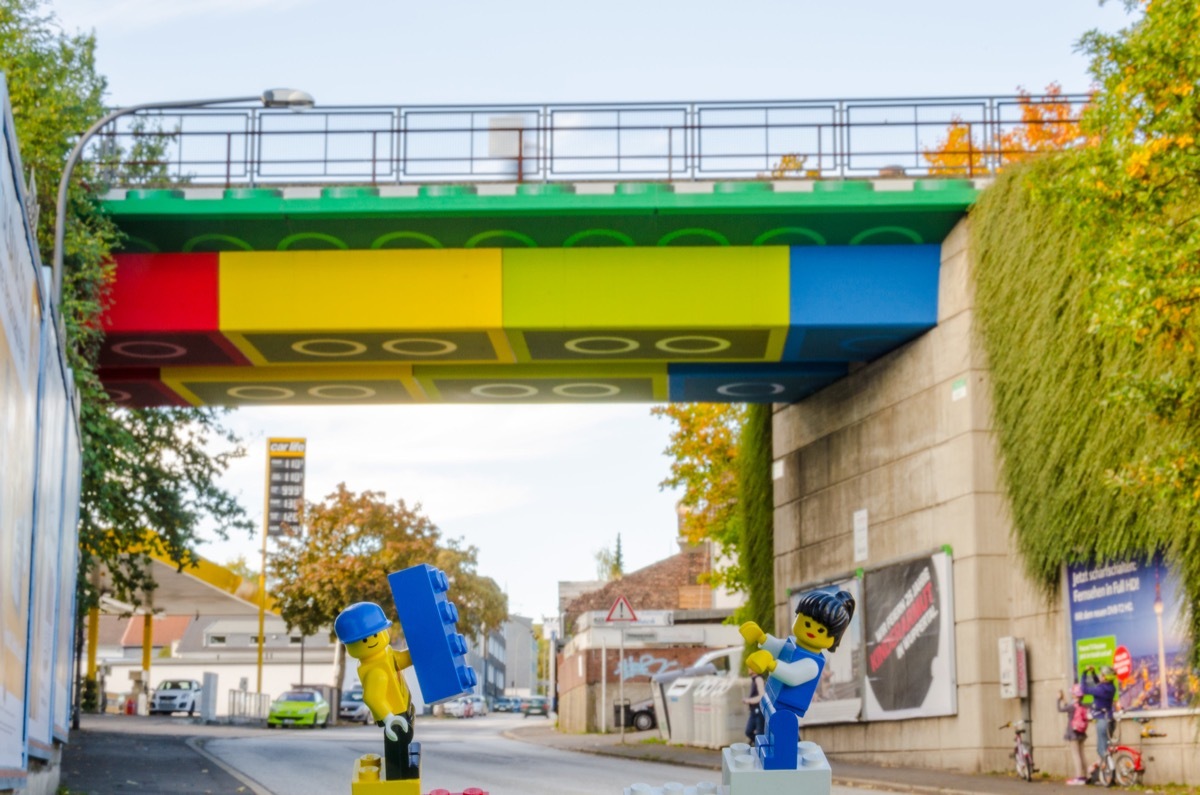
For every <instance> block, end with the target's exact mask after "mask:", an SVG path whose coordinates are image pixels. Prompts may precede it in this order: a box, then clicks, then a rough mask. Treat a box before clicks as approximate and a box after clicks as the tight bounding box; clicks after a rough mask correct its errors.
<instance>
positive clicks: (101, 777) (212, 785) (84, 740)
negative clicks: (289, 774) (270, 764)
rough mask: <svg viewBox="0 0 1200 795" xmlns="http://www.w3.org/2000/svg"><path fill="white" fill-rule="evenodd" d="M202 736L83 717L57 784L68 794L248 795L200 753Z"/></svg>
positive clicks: (192, 729) (198, 730) (190, 730)
mask: <svg viewBox="0 0 1200 795" xmlns="http://www.w3.org/2000/svg"><path fill="white" fill-rule="evenodd" d="M180 728H184V729H185V731H184V732H180ZM205 733H213V732H212V730H211V729H209V728H208V727H204V726H199V725H196V726H187V727H178V726H161V725H154V724H152V723H151V722H149V721H145V720H144V719H131V720H127V721H122V720H121V719H120V718H113V717H112V716H96V715H84V716H83V717H82V721H81V726H80V728H79V729H76V730H74V731H72V732H71V741H70V742H69V743H67V745H66V746H64V748H63V759H62V781H61V782H60V785H61V786H62V787H63V788H65V791H66V792H69V793H70V795H113V794H114V793H146V795H150V794H151V793H152V794H153V795H165V793H171V795H176V793H179V794H180V795H250V793H252V792H253V789H252V788H251V787H250V786H248V785H247V783H246V782H244V781H243V780H241V779H239V778H236V777H235V776H234V775H232V774H231V773H230V772H229V771H227V770H226V769H225V768H224V766H223V765H221V764H220V763H219V762H216V761H215V760H213V759H211V758H210V757H208V756H207V755H205V754H204V753H203V752H202V751H200V750H199V748H198V747H197V745H198V744H197V743H196V738H197V736H199V735H202V734H205ZM60 791H61V790H60Z"/></svg>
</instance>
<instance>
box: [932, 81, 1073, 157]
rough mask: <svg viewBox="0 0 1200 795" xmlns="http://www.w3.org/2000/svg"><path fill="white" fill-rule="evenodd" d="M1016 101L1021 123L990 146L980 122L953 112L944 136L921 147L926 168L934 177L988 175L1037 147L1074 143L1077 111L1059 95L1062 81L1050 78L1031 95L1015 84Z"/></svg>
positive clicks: (1038, 149) (1049, 149)
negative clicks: (1042, 89) (1041, 90)
mask: <svg viewBox="0 0 1200 795" xmlns="http://www.w3.org/2000/svg"><path fill="white" fill-rule="evenodd" d="M1018 93H1019V95H1020V97H1019V99H1018V102H1019V103H1020V106H1021V121H1020V125H1019V126H1018V127H1016V128H1014V129H1012V130H1009V131H1007V132H1004V133H1002V134H1001V135H1000V139H999V141H998V142H997V143H996V145H995V146H989V145H988V143H987V142H986V133H985V130H984V129H982V125H976V124H972V123H970V122H966V121H963V119H962V117H959V116H956V117H954V119H953V121H952V122H951V124H950V127H949V128H948V129H947V130H946V137H945V138H944V139H943V140H941V141H939V142H938V144H937V145H936V146H934V147H933V148H932V149H926V150H925V151H924V153H923V154H924V157H925V160H926V161H928V162H929V173H930V174H931V175H934V176H963V177H976V176H983V175H985V174H990V173H992V172H993V170H995V169H996V168H997V167H1003V166H1004V165H1005V164H1008V163H1015V162H1019V161H1021V160H1025V159H1027V158H1028V157H1029V156H1030V155H1031V154H1033V153H1037V152H1052V151H1058V150H1061V149H1066V148H1067V147H1069V146H1072V145H1075V144H1077V143H1079V142H1080V141H1081V140H1082V138H1081V133H1080V129H1079V111H1077V110H1076V109H1075V108H1073V107H1072V105H1071V102H1070V100H1068V99H1066V98H1064V97H1063V92H1062V86H1060V85H1059V84H1058V83H1051V84H1050V85H1048V86H1046V93H1045V95H1044V96H1041V97H1036V98H1035V97H1033V96H1032V95H1030V94H1029V93H1028V92H1027V91H1025V90H1024V89H1018Z"/></svg>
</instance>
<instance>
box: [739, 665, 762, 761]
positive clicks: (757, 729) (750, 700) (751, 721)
mask: <svg viewBox="0 0 1200 795" xmlns="http://www.w3.org/2000/svg"><path fill="white" fill-rule="evenodd" d="M765 692H766V688H765V686H764V684H763V678H762V675H761V674H756V673H751V674H750V695H749V696H747V697H746V698H743V699H742V703H743V704H748V705H749V706H750V716H749V717H748V718H746V739H747V741H748V742H749V743H750V744H751V745H753V744H754V738H755V737H757V736H758V735H760V734H762V733H763V713H762V697H763V693H765Z"/></svg>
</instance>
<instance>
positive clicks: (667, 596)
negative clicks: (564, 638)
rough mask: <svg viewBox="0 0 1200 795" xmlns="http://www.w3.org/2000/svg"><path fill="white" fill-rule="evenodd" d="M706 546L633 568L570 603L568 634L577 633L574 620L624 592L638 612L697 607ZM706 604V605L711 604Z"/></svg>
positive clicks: (705, 567)
mask: <svg viewBox="0 0 1200 795" xmlns="http://www.w3.org/2000/svg"><path fill="white" fill-rule="evenodd" d="M709 565H710V564H709V558H708V553H707V551H706V550H705V548H704V547H699V546H696V547H687V548H686V549H685V550H684V551H683V552H680V553H679V554H678V555H672V556H671V557H669V558H667V559H665V560H660V561H659V562H658V563H652V564H650V565H649V566H646V567H645V568H642V569H638V570H637V571H634V572H630V573H629V574H626V575H625V576H624V577H621V578H620V579H618V580H613V581H612V582H610V583H608V584H607V585H605V586H604V587H603V588H601V589H599V590H597V591H592V592H590V593H585V594H584V595H583V596H580V597H579V598H578V599H576V600H575V601H574V602H571V604H569V605H568V606H567V613H566V615H567V623H566V627H567V634H568V635H572V634H574V627H575V620H576V619H578V618H579V616H580V615H581V614H583V613H590V612H592V611H594V610H603V611H604V612H606V613H607V612H608V609H609V608H611V607H612V606H613V602H615V601H617V597H619V596H624V597H625V598H626V599H628V600H629V604H630V605H631V606H632V607H633V610H634V612H635V613H636V612H637V611H639V610H687V609H697V608H698V607H700V605H697V604H696V598H695V592H694V590H695V589H694V588H693V586H695V585H696V584H697V582H698V580H699V579H700V575H701V574H704V573H706V572H707V571H708V570H709ZM710 605H711V603H710V604H706V605H704V606H703V607H709V606H710Z"/></svg>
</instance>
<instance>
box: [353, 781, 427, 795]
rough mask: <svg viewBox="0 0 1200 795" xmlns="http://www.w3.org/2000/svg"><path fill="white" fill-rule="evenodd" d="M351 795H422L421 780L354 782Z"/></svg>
mask: <svg viewBox="0 0 1200 795" xmlns="http://www.w3.org/2000/svg"><path fill="white" fill-rule="evenodd" d="M350 795H421V780H420V779H416V778H407V779H400V780H398V781H352V782H351V783H350Z"/></svg>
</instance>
